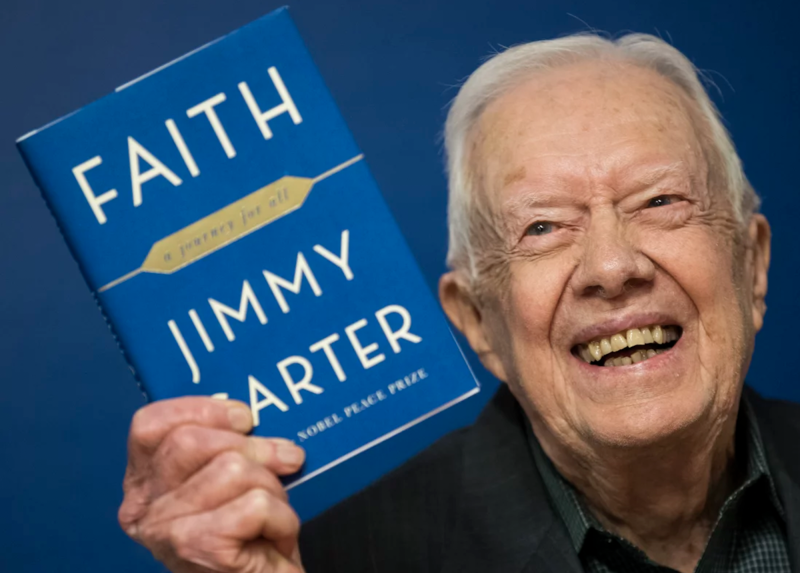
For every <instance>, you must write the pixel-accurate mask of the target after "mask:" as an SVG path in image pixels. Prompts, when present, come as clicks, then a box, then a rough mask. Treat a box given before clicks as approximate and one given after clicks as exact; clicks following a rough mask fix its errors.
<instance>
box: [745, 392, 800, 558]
mask: <svg viewBox="0 0 800 573" xmlns="http://www.w3.org/2000/svg"><path fill="white" fill-rule="evenodd" d="M744 395H745V399H746V400H747V402H749V404H750V408H751V411H752V413H753V414H755V416H756V419H757V421H758V427H759V430H760V432H761V438H762V441H763V444H764V450H765V452H764V453H765V455H766V458H767V464H768V465H769V468H770V473H771V474H772V477H773V480H774V484H775V488H776V490H777V495H778V497H779V498H780V501H781V503H782V504H783V510H784V515H785V518H786V541H787V544H788V548H789V560H790V561H791V565H792V571H795V572H800V451H798V446H797V440H798V437H800V406H798V405H797V404H792V403H789V402H781V401H777V400H765V399H764V398H762V397H761V396H759V395H758V394H757V393H756V392H755V391H754V390H752V389H750V388H748V387H745V389H744Z"/></svg>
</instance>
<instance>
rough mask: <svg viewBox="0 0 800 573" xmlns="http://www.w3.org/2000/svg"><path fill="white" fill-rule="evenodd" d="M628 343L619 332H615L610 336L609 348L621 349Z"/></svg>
mask: <svg viewBox="0 0 800 573" xmlns="http://www.w3.org/2000/svg"><path fill="white" fill-rule="evenodd" d="M627 347H628V343H627V341H626V340H625V338H624V337H623V336H622V335H621V334H615V335H614V336H612V337H611V350H613V351H614V352H616V351H617V350H622V349H623V348H627Z"/></svg>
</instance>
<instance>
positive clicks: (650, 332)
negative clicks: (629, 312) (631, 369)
mask: <svg viewBox="0 0 800 573" xmlns="http://www.w3.org/2000/svg"><path fill="white" fill-rule="evenodd" d="M679 337H680V334H679V330H678V327H676V326H665V327H662V326H660V325H653V326H649V327H648V326H645V327H644V328H630V329H628V330H626V331H624V332H618V333H617V334H614V335H613V336H610V337H606V338H598V339H596V340H592V341H591V342H587V343H585V344H580V345H579V346H578V348H577V353H578V356H580V358H581V359H582V360H583V361H584V362H587V363H592V362H599V361H600V360H601V359H602V358H603V356H605V355H607V354H611V353H612V352H617V351H618V350H622V349H624V348H633V347H634V346H643V345H645V344H653V343H655V344H668V343H670V342H674V341H676V340H678V338H679ZM666 350H667V349H663V348H659V349H653V348H651V349H647V350H645V349H641V350H637V351H635V352H633V353H632V354H630V355H629V356H621V357H618V358H607V359H606V360H604V361H603V366H628V365H629V364H636V363H638V362H642V361H643V360H647V359H648V358H652V357H653V356H656V355H657V354H661V353H662V352H665V351H666Z"/></svg>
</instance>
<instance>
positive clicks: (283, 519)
mask: <svg viewBox="0 0 800 573" xmlns="http://www.w3.org/2000/svg"><path fill="white" fill-rule="evenodd" d="M162 523H163V522H162ZM299 531H300V520H299V519H298V517H297V515H296V514H295V512H294V511H293V510H292V508H291V507H289V505H288V504H287V503H286V502H285V501H283V500H281V499H278V498H277V497H275V496H273V495H272V494H270V493H269V492H267V491H265V490H261V489H253V490H250V491H248V492H247V493H245V494H243V495H241V496H239V497H238V498H236V499H234V500H233V501H231V502H229V503H227V504H225V505H223V506H222V507H219V508H217V509H215V510H213V511H209V512H206V513H202V514H196V515H191V516H186V517H182V518H179V519H176V520H174V521H172V522H170V531H169V543H170V544H171V546H172V547H173V548H174V551H175V552H176V553H177V554H178V555H179V556H180V557H181V558H182V559H185V560H186V561H190V562H193V563H200V564H203V565H204V566H206V567H209V568H212V569H213V568H214V567H219V568H221V569H223V570H233V571H236V570H242V569H244V567H245V566H248V567H251V568H252V570H262V569H266V567H254V566H253V563H252V560H262V564H263V565H268V564H270V563H271V562H272V563H273V564H282V565H291V563H290V561H289V560H290V559H291V558H292V556H293V554H294V552H295V549H296V546H297V535H298V533H299ZM261 538H263V539H265V540H267V541H270V542H272V543H271V545H272V546H273V547H274V548H275V549H276V550H277V551H278V553H279V554H280V555H279V556H278V555H275V554H274V553H272V554H270V552H269V551H265V549H266V548H267V547H269V546H268V545H265V544H264V543H263V542H262V543H256V544H253V543H252V542H253V541H256V540H258V541H261ZM248 542H249V543H248ZM256 548H258V549H260V552H256V551H253V550H254V549H256ZM248 550H250V551H248Z"/></svg>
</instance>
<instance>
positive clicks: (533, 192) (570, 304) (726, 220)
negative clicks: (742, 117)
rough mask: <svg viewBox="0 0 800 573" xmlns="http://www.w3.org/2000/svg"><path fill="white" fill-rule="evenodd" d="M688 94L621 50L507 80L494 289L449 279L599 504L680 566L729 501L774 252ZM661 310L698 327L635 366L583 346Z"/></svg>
mask: <svg viewBox="0 0 800 573" xmlns="http://www.w3.org/2000/svg"><path fill="white" fill-rule="evenodd" d="M691 105H692V104H691V103H690V102H689V101H688V99H687V98H685V96H684V95H683V94H682V93H681V92H680V90H679V89H678V88H676V87H675V86H674V85H672V84H671V83H669V82H668V81H667V80H665V79H663V78H662V77H660V76H658V75H657V74H655V73H654V72H650V71H648V70H644V69H641V68H637V67H632V66H630V65H626V64H622V63H613V62H611V63H599V62H591V63H579V64H573V65H571V66H568V67H563V68H560V69H557V70H555V71H549V72H546V73H541V74H540V75H537V76H535V77H533V78H530V79H529V80H527V81H526V82H525V83H523V84H521V85H519V86H518V87H516V88H514V89H513V90H511V91H509V92H508V93H506V94H505V95H503V96H501V97H500V98H499V99H497V100H496V101H494V102H493V103H492V104H490V105H489V106H488V108H487V109H486V110H485V112H484V113H483V115H482V117H481V120H480V122H479V125H478V127H477V130H476V131H475V133H474V134H473V142H472V143H473V146H472V148H473V150H474V152H473V155H472V157H471V159H472V161H471V165H473V167H474V169H476V171H477V173H476V174H477V177H476V179H477V180H478V181H480V183H481V192H483V193H486V194H487V196H486V197H485V199H486V203H487V205H488V208H490V209H491V211H492V213H493V217H495V219H496V221H497V223H496V225H497V227H498V228H499V229H501V230H500V232H499V237H498V240H499V242H500V244H497V245H494V246H493V248H492V249H491V251H492V252H491V254H489V255H487V256H493V257H496V258H497V259H498V260H495V261H493V262H492V264H489V265H483V266H484V267H485V268H491V269H494V272H493V274H492V276H484V277H478V279H477V280H478V281H479V282H480V286H481V288H476V286H475V283H474V282H473V281H470V279H469V278H468V277H465V275H464V273H463V272H462V271H460V270H459V269H456V270H454V271H453V272H451V273H449V274H447V275H445V276H444V277H443V278H442V281H441V284H440V295H441V298H442V302H443V305H444V307H445V310H446V311H447V314H448V315H449V316H450V318H451V320H452V321H453V322H454V323H455V324H456V325H457V326H458V327H459V329H460V330H462V332H464V333H465V335H466V336H467V338H468V340H469V342H470V344H471V346H472V347H473V349H474V350H476V352H477V353H478V354H479V356H480V357H481V359H482V361H483V363H484V365H485V366H486V367H487V368H488V369H489V370H490V371H491V372H492V373H493V374H494V375H495V376H497V377H498V378H499V379H500V380H503V381H505V382H506V383H507V384H508V385H509V387H510V389H511V390H512V392H513V393H514V394H515V396H516V397H517V399H518V400H519V401H520V403H521V404H522V406H523V408H524V409H525V411H526V413H527V414H528V417H529V418H530V420H531V423H532V425H533V427H534V431H535V433H536V435H537V437H538V438H539V440H540V442H541V443H542V446H543V448H544V449H545V451H546V452H547V454H548V455H549V456H550V458H551V459H552V460H553V461H554V463H555V464H556V466H557V467H558V469H559V470H560V471H561V473H562V474H564V475H565V476H566V477H567V478H568V479H569V480H570V481H572V482H573V484H574V485H576V487H578V489H579V490H580V491H581V492H582V493H583V494H584V496H585V497H586V498H587V500H588V502H589V504H590V507H591V508H592V510H593V511H594V512H595V513H596V514H597V515H598V517H599V518H600V519H601V521H602V522H603V523H604V524H605V525H606V526H607V527H609V528H610V529H612V530H615V531H617V532H619V533H620V534H623V535H625V536H626V537H628V538H629V539H631V540H632V541H634V542H636V543H637V544H639V545H640V546H641V547H642V548H644V549H645V550H646V551H647V552H648V554H649V555H650V556H651V557H652V558H654V559H656V560H657V561H659V562H662V563H664V564H668V565H672V566H673V567H676V568H678V569H681V570H692V569H693V565H694V563H696V561H697V558H699V555H700V553H701V552H702V548H703V546H704V545H705V539H706V538H707V535H708V533H709V526H710V525H711V524H713V519H714V517H715V516H716V514H717V511H718V509H719V505H720V504H721V502H722V501H723V500H724V498H723V499H719V496H718V495H716V496H715V495H709V491H712V492H713V491H726V492H727V491H728V489H727V488H728V487H729V486H730V483H729V481H730V480H729V477H728V475H727V473H726V470H727V468H728V467H729V465H730V463H729V462H730V459H731V457H732V456H733V453H734V452H733V430H734V423H735V418H736V414H737V411H738V403H739V397H740V393H741V388H742V383H743V379H744V374H745V372H746V370H747V367H748V365H749V362H750V358H751V354H752V350H753V344H754V337H755V333H756V332H757V331H758V330H759V329H760V328H761V325H762V321H763V316H764V312H765V310H766V307H765V305H764V296H765V295H766V288H767V278H766V274H767V267H768V264H769V226H768V224H767V222H766V219H764V217H763V216H761V215H754V216H752V217H750V218H749V220H748V221H746V222H745V223H744V224H743V225H742V224H739V223H737V221H736V218H735V216H734V214H733V210H732V208H731V204H730V200H729V198H728V196H727V194H726V192H725V191H724V190H720V189H712V188H710V185H709V165H708V164H707V161H706V158H705V157H704V154H703V149H702V147H701V145H700V141H699V137H698V132H697V131H696V129H699V128H698V125H697V124H698V122H697V121H696V120H694V119H693V116H692V115H691V114H690V110H691V107H690V106H691ZM537 223H538V225H537ZM542 223H544V224H542ZM476 292H480V293H482V294H481V296H477V295H476ZM649 324H662V325H666V324H673V325H680V326H681V327H682V328H683V336H682V338H681V339H680V341H679V342H678V344H676V346H675V347H674V348H673V349H672V350H671V351H669V352H667V353H665V354H662V355H659V356H656V357H655V358H652V359H650V360H647V361H644V362H640V363H638V364H634V365H631V366H625V367H621V368H618V367H601V366H590V365H588V364H586V363H585V362H583V361H581V360H580V359H579V358H577V357H576V356H575V355H573V353H572V351H571V350H572V348H573V346H574V345H576V344H577V343H579V342H588V340H589V339H591V338H594V337H595V336H597V335H598V334H611V333H614V332H617V331H619V330H623V329H625V328H628V327H632V326H637V327H639V326H646V325H649ZM588 468H591V472H589V471H586V470H587V469H588ZM643 485H645V486H646V487H644V488H643V487H642V486H643ZM717 486H720V487H717ZM637 508H638V511H636V510H637Z"/></svg>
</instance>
